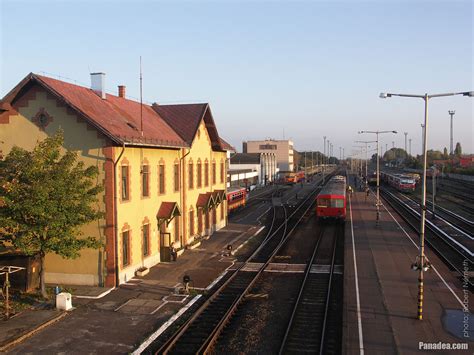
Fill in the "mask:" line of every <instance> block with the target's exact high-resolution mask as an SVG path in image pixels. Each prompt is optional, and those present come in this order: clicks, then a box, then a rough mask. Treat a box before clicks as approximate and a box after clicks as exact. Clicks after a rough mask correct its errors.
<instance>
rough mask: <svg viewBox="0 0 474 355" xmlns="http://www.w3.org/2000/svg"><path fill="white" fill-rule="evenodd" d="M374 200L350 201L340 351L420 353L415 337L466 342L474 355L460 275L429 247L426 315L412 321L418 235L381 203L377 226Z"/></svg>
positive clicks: (359, 196) (358, 196) (360, 196)
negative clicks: (465, 322) (466, 330)
mask: <svg viewBox="0 0 474 355" xmlns="http://www.w3.org/2000/svg"><path fill="white" fill-rule="evenodd" d="M374 205H375V201H374V196H373V195H371V196H370V197H369V198H368V200H367V201H366V197H365V194H364V193H363V192H356V193H354V194H353V197H352V199H351V201H350V203H349V202H348V210H347V216H348V218H347V222H346V235H345V261H344V263H345V267H344V270H345V271H344V273H345V277H344V279H345V280H344V329H343V332H344V337H343V339H344V340H343V343H344V352H345V353H347V354H357V353H360V354H361V353H363V352H365V353H367V354H382V353H383V354H397V353H402V354H412V353H418V352H421V351H423V350H422V349H420V346H423V344H421V343H420V342H424V343H438V342H444V343H449V344H453V343H463V344H468V346H469V348H470V352H471V353H472V351H473V350H472V349H474V344H473V343H469V339H473V338H474V332H473V330H474V316H473V314H472V313H467V317H468V318H470V324H468V327H470V331H471V333H470V338H466V337H464V336H463V333H462V327H463V323H462V322H463V313H462V310H463V306H462V301H461V300H462V299H463V289H462V284H461V282H460V280H458V279H457V278H456V277H454V276H453V274H452V273H451V272H450V270H448V269H447V267H446V266H445V265H444V263H443V262H442V261H441V260H440V259H439V258H438V257H437V256H436V255H434V254H433V253H431V251H430V250H428V252H427V255H428V257H429V259H430V261H431V262H432V264H433V265H434V268H433V269H432V270H430V271H429V272H426V273H425V293H424V307H423V311H424V314H423V320H422V321H419V320H417V319H416V316H417V298H418V296H417V295H418V287H417V279H418V273H417V272H414V271H412V270H411V269H410V266H411V263H412V262H414V260H415V257H416V255H417V252H418V250H417V247H416V245H417V243H418V237H417V235H416V234H415V233H414V232H412V231H411V229H410V228H409V227H408V226H407V225H406V224H405V223H404V222H403V221H402V220H401V218H400V217H398V215H396V213H395V212H394V211H393V210H392V209H391V208H390V207H388V206H387V208H385V207H384V206H382V207H381V211H382V214H381V221H380V226H379V227H376V226H375V207H374ZM354 255H355V258H356V265H357V274H356V272H355V263H354ZM357 295H358V297H359V298H358V297H357ZM358 303H359V304H358ZM448 324H449V326H448ZM428 346H431V345H428ZM435 346H438V345H435ZM433 353H436V351H435V352H433ZM443 353H459V350H456V351H447V350H444V351H443ZM466 353H468V352H466Z"/></svg>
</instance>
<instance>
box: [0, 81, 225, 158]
mask: <svg viewBox="0 0 474 355" xmlns="http://www.w3.org/2000/svg"><path fill="white" fill-rule="evenodd" d="M33 85H40V86H42V87H43V88H45V89H46V90H47V91H48V92H49V93H50V94H52V95H53V96H55V97H57V98H58V99H59V100H61V101H63V102H64V103H65V104H66V105H67V106H69V107H71V108H72V109H73V110H75V111H76V112H77V113H78V114H79V115H81V116H82V117H84V118H85V119H86V120H87V121H88V122H90V123H91V124H92V125H93V126H95V127H96V128H97V129H98V130H99V131H101V132H102V133H104V134H105V135H106V136H108V137H109V138H111V139H112V140H114V141H115V142H116V143H119V144H122V143H126V144H137V145H143V144H146V145H148V144H149V145H155V146H166V147H190V146H191V144H192V141H193V139H194V135H195V134H196V130H197V127H198V126H199V123H200V122H201V120H202V119H204V120H205V122H206V126H207V127H208V130H209V134H210V136H211V140H212V143H213V149H214V150H223V147H222V146H221V144H220V139H219V135H218V133H217V129H216V127H215V124H214V120H213V118H212V114H211V112H210V108H209V105H208V104H187V105H156V104H154V105H153V107H152V106H150V105H146V104H143V105H142V108H143V135H142V134H141V119H140V109H141V105H140V103H139V102H136V101H133V100H129V99H126V98H121V97H118V96H114V95H111V94H106V99H105V100H104V99H102V98H101V97H99V95H97V94H96V93H95V92H94V91H93V90H91V89H90V88H86V87H83V86H79V85H74V84H70V83H67V82H64V81H60V80H56V79H52V78H49V77H45V76H42V75H37V74H33V73H30V74H29V75H27V76H26V77H25V78H24V79H23V80H22V81H21V82H20V83H19V84H18V85H17V86H16V87H15V88H14V89H13V90H12V91H10V92H9V93H8V94H7V95H6V96H5V97H4V98H3V99H2V101H1V102H0V108H1V109H2V111H4V110H8V109H9V108H10V107H11V106H10V104H12V106H15V101H16V100H17V99H19V98H20V97H21V96H22V95H23V94H25V93H26V92H27V91H28V89H29V88H31V87H32V86H33ZM0 113H1V112H0Z"/></svg>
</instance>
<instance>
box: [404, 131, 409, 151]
mask: <svg viewBox="0 0 474 355" xmlns="http://www.w3.org/2000/svg"><path fill="white" fill-rule="evenodd" d="M403 134H404V135H405V153H407V154H408V151H407V134H408V132H403Z"/></svg>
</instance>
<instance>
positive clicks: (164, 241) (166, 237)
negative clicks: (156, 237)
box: [160, 226, 171, 262]
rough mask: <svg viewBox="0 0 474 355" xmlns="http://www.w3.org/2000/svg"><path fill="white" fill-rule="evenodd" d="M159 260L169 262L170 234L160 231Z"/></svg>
mask: <svg viewBox="0 0 474 355" xmlns="http://www.w3.org/2000/svg"><path fill="white" fill-rule="evenodd" d="M162 227H163V226H162ZM163 229H164V228H162V230H163ZM160 260H161V261H168V262H169V261H171V233H168V232H164V231H160Z"/></svg>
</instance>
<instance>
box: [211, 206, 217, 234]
mask: <svg viewBox="0 0 474 355" xmlns="http://www.w3.org/2000/svg"><path fill="white" fill-rule="evenodd" d="M216 210H217V206H214V208H213V209H212V231H211V233H212V232H214V231H215V230H216V229H217V226H216V224H217V213H216Z"/></svg>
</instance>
